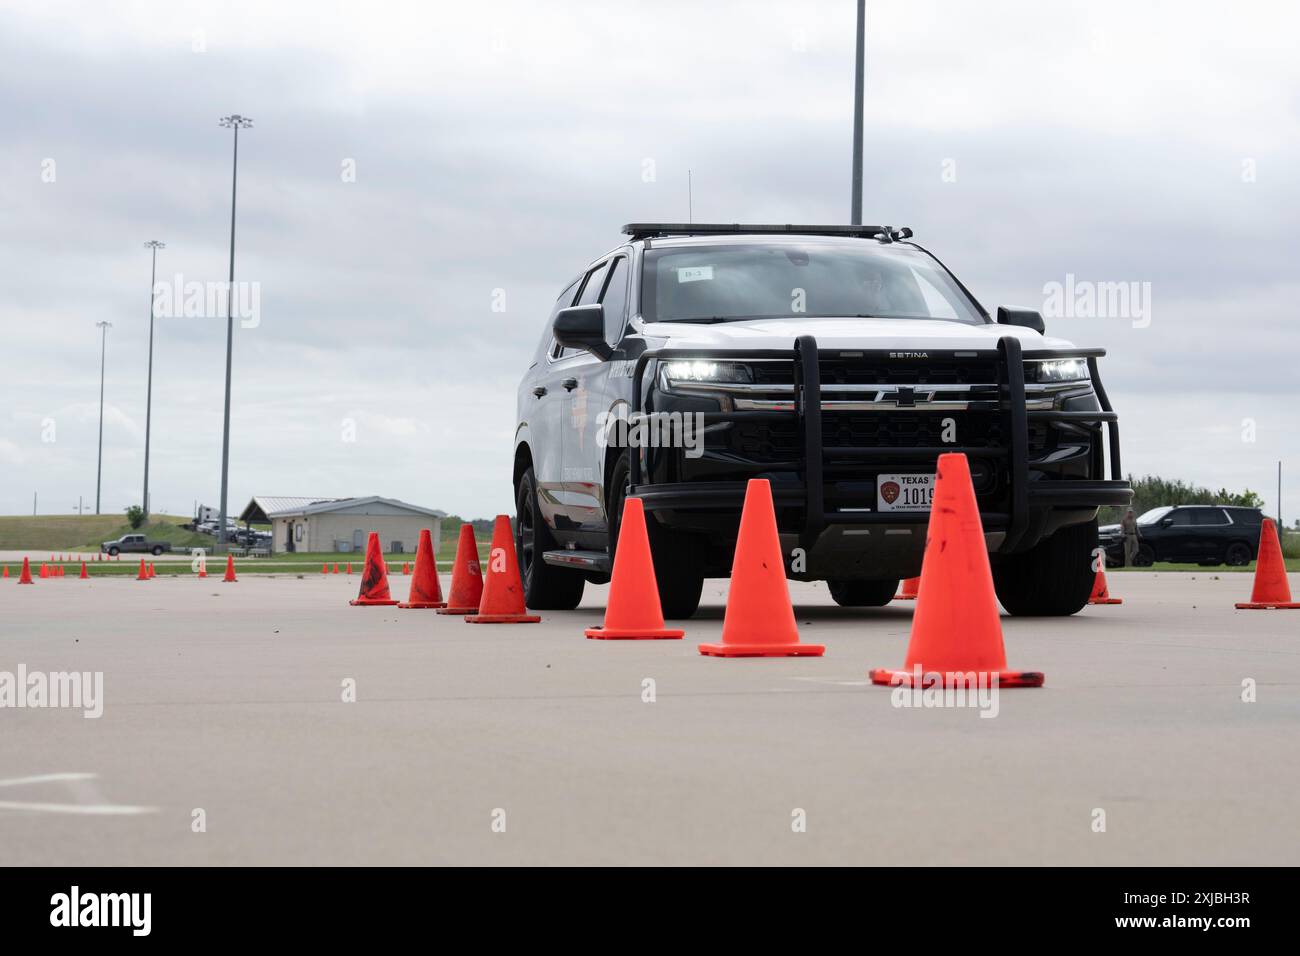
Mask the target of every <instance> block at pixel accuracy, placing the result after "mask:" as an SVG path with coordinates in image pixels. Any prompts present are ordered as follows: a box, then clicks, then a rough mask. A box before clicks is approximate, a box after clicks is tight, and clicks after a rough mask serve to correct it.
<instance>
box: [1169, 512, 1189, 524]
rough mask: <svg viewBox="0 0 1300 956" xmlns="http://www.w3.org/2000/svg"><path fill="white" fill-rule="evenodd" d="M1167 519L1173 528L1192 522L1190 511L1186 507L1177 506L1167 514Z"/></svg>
mask: <svg viewBox="0 0 1300 956" xmlns="http://www.w3.org/2000/svg"><path fill="white" fill-rule="evenodd" d="M1169 519H1170V520H1169V523H1170V524H1171V525H1173V526H1174V527H1175V528H1186V527H1188V526H1190V525H1191V523H1192V512H1190V511H1188V510H1187V509H1186V508H1177V509H1175V510H1174V511H1173V512H1172V513H1171V514H1170V515H1169Z"/></svg>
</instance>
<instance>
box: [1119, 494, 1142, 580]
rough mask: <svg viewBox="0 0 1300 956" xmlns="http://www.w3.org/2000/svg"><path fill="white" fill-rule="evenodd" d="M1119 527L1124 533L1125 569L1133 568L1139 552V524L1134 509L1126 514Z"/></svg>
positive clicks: (1130, 509)
mask: <svg viewBox="0 0 1300 956" xmlns="http://www.w3.org/2000/svg"><path fill="white" fill-rule="evenodd" d="M1119 527H1120V530H1121V531H1123V532H1124V567H1126V568H1131V567H1132V566H1133V559H1134V558H1135V557H1137V551H1138V523H1137V516H1135V515H1134V514H1133V509H1132V508H1129V509H1128V510H1127V511H1125V512H1124V517H1123V518H1122V519H1121V520H1120V523H1119Z"/></svg>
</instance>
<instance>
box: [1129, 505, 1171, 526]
mask: <svg viewBox="0 0 1300 956" xmlns="http://www.w3.org/2000/svg"><path fill="white" fill-rule="evenodd" d="M1173 510H1174V506H1173V505H1165V506H1164V507H1163V508H1152V509H1151V510H1150V511H1144V512H1142V517H1140V518H1138V524H1155V523H1156V522H1157V521H1159V520H1160V519H1161V518H1163V517H1164V516H1165V515H1167V514H1169V512H1171V511H1173Z"/></svg>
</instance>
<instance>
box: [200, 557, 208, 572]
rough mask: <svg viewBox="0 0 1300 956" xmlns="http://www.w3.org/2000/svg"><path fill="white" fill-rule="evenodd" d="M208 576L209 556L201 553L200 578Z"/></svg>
mask: <svg viewBox="0 0 1300 956" xmlns="http://www.w3.org/2000/svg"><path fill="white" fill-rule="evenodd" d="M207 576H208V556H207V554H206V553H203V552H200V554H199V577H201V578H206V577H207Z"/></svg>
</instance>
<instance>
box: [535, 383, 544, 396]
mask: <svg viewBox="0 0 1300 956" xmlns="http://www.w3.org/2000/svg"><path fill="white" fill-rule="evenodd" d="M533 394H534V395H536V396H537V397H538V398H541V397H542V396H543V395H545V394H546V386H545V385H538V386H537V387H536V388H535V389H533Z"/></svg>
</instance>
